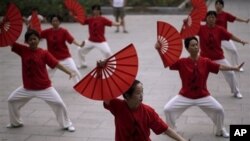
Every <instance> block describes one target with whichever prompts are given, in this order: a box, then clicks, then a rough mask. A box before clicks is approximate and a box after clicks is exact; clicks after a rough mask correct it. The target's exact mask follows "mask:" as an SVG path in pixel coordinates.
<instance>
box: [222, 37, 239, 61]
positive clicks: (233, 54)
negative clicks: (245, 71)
mask: <svg viewBox="0 0 250 141" xmlns="http://www.w3.org/2000/svg"><path fill="white" fill-rule="evenodd" d="M221 46H222V48H223V49H224V50H226V53H227V54H228V55H229V56H228V57H229V58H230V60H231V64H232V65H233V66H236V65H239V52H238V50H237V48H236V46H235V44H234V42H233V41H232V40H229V41H224V40H223V41H222V42H221Z"/></svg>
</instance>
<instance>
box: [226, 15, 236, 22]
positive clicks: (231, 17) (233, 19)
mask: <svg viewBox="0 0 250 141" xmlns="http://www.w3.org/2000/svg"><path fill="white" fill-rule="evenodd" d="M235 19H236V17H235V16H234V15H232V14H230V13H227V21H229V22H234V21H235Z"/></svg>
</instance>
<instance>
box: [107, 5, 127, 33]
mask: <svg viewBox="0 0 250 141" xmlns="http://www.w3.org/2000/svg"><path fill="white" fill-rule="evenodd" d="M126 3H127V0H110V4H111V5H112V7H113V14H114V16H115V21H116V22H119V21H120V22H121V26H122V29H123V33H128V31H127V30H126V26H125V6H126ZM119 31H120V29H119V26H117V29H116V31H115V32H116V33H118V32H119Z"/></svg>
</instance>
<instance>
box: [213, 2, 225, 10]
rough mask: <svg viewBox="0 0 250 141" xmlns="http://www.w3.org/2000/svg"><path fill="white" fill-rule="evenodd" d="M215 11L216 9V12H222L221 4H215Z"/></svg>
mask: <svg viewBox="0 0 250 141" xmlns="http://www.w3.org/2000/svg"><path fill="white" fill-rule="evenodd" d="M215 9H216V11H221V10H222V9H223V5H222V4H221V3H219V2H217V3H216V4H215Z"/></svg>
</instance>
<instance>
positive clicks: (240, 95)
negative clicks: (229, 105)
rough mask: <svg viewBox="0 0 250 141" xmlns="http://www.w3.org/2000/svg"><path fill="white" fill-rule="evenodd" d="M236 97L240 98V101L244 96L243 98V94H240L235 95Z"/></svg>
mask: <svg viewBox="0 0 250 141" xmlns="http://www.w3.org/2000/svg"><path fill="white" fill-rule="evenodd" d="M234 97H235V98H238V99H242V98H243V96H242V94H241V93H240V92H237V93H235V94H234Z"/></svg>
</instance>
